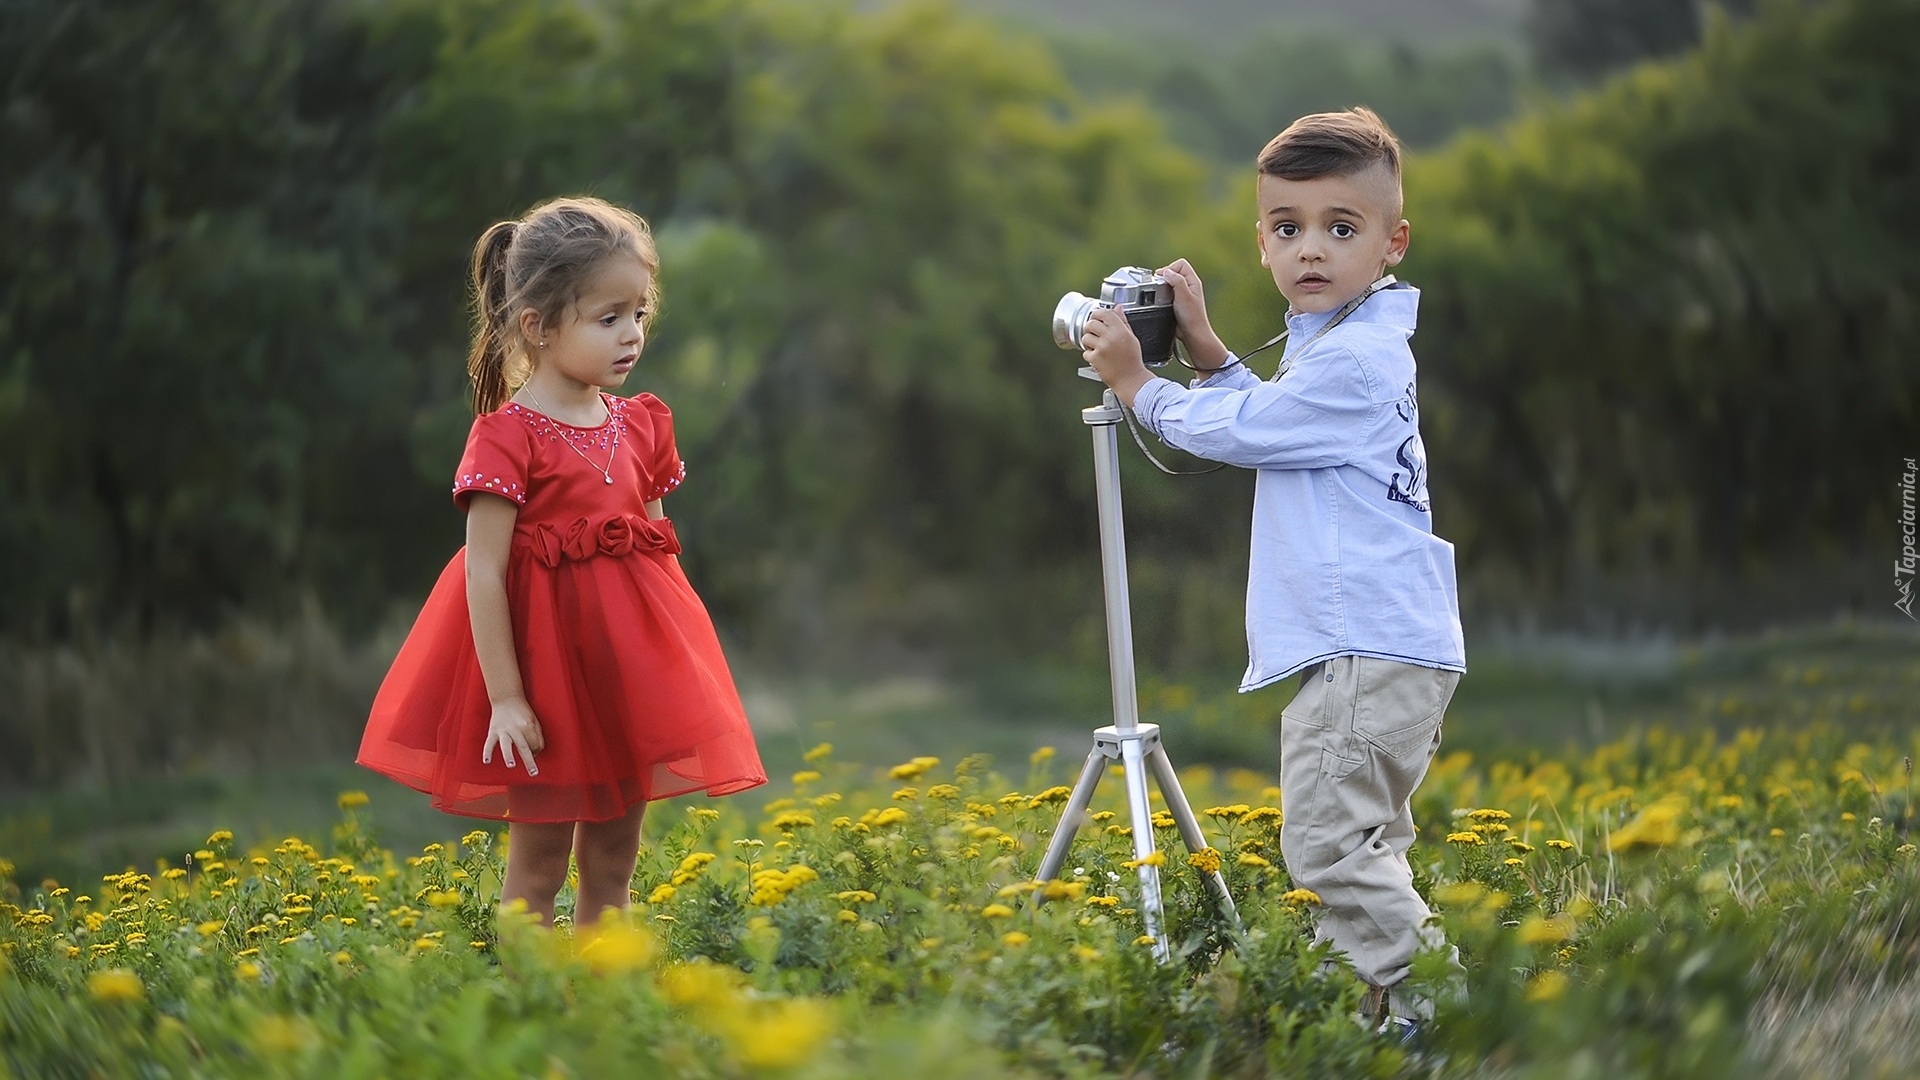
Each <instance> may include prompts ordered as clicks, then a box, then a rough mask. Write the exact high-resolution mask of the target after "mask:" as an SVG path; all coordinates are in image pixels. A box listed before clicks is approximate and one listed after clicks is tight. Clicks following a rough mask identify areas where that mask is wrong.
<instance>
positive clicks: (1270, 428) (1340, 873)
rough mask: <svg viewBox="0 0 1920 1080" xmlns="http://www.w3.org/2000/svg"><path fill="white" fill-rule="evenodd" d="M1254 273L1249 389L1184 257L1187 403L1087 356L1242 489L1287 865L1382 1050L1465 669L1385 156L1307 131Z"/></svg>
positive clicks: (1285, 171)
mask: <svg viewBox="0 0 1920 1080" xmlns="http://www.w3.org/2000/svg"><path fill="white" fill-rule="evenodd" d="M1259 169H1260V173H1259V183H1258V187H1257V189H1256V190H1257V193H1258V203H1259V210H1260V219H1259V222H1258V223H1257V225H1256V228H1257V230H1258V237H1259V245H1260V265H1262V266H1264V267H1266V268H1267V270H1268V271H1269V272H1270V273H1272V275H1273V281H1274V284H1275V285H1276V286H1278V287H1279V290H1280V294H1281V295H1282V296H1284V297H1286V298H1287V302H1288V304H1289V305H1290V307H1291V310H1290V311H1289V312H1288V315H1287V329H1288V338H1289V340H1288V343H1287V350H1286V355H1285V357H1284V358H1283V359H1282V360H1281V363H1280V370H1279V372H1278V373H1277V374H1276V375H1275V377H1274V379H1273V380H1272V381H1268V382H1262V381H1261V380H1260V379H1258V378H1257V377H1255V376H1254V375H1253V374H1252V373H1250V372H1249V371H1248V370H1247V368H1246V366H1245V365H1244V364H1242V363H1241V362H1240V359H1239V358H1238V357H1236V356H1234V355H1233V354H1232V353H1230V352H1228V351H1227V347H1226V346H1225V345H1224V344H1222V343H1221V341H1220V338H1219V336H1218V335H1217V334H1215V333H1214V331H1213V327H1212V326H1211V325H1210V324H1209V323H1208V320H1207V309H1206V301H1205V297H1204V294H1203V293H1202V290H1201V284H1200V278H1199V276H1198V275H1197V274H1195V273H1194V270H1193V268H1192V267H1191V266H1189V265H1188V264H1187V261H1186V260H1185V259H1181V260H1178V261H1176V262H1175V263H1173V265H1171V266H1168V267H1166V268H1165V269H1163V270H1161V271H1160V273H1161V275H1162V276H1163V277H1165V278H1166V279H1167V281H1168V282H1169V284H1170V286H1171V288H1172V289H1173V294H1174V314H1175V316H1176V320H1177V322H1178V324H1179V335H1180V339H1181V341H1182V342H1183V343H1184V344H1185V345H1186V347H1187V353H1188V356H1189V357H1190V358H1191V361H1192V366H1193V367H1194V369H1195V370H1196V372H1198V373H1199V374H1200V378H1198V379H1196V380H1195V381H1194V383H1193V385H1192V387H1191V388H1187V387H1182V386H1179V385H1177V384H1175V383H1172V382H1169V381H1167V380H1165V379H1159V378H1155V377H1154V376H1153V375H1151V374H1150V373H1149V372H1148V371H1147V369H1146V367H1145V366H1144V365H1143V364H1142V363H1141V360H1140V348H1139V342H1138V340H1137V339H1135V338H1134V336H1133V333H1132V331H1131V329H1129V328H1128V326H1127V322H1126V319H1125V318H1123V317H1121V316H1120V315H1118V314H1116V313H1114V312H1113V311H1111V310H1101V311H1098V312H1096V313H1094V314H1093V315H1092V316H1091V317H1090V318H1089V319H1088V324H1087V329H1086V333H1085V335H1084V337H1083V338H1082V339H1081V346H1082V348H1083V349H1084V350H1085V353H1086V358H1087V362H1088V363H1090V364H1092V365H1093V367H1094V369H1095V370H1096V371H1098V372H1099V374H1100V377H1101V378H1102V379H1103V380H1105V382H1106V383H1107V385H1108V386H1109V387H1111V388H1112V389H1113V392H1114V394H1115V396H1117V397H1118V398H1119V399H1120V401H1121V403H1122V404H1124V405H1126V406H1128V407H1129V408H1132V409H1133V410H1134V411H1135V413H1136V414H1137V415H1138V416H1139V418H1140V421H1141V422H1142V423H1144V424H1145V425H1146V426H1147V427H1148V428H1150V429H1152V430H1153V432H1154V433H1155V434H1157V435H1158V436H1159V437H1160V438H1161V439H1162V440H1164V441H1165V442H1167V443H1168V444H1170V445H1172V446H1177V447H1180V448H1181V449H1184V450H1187V451H1189V452H1191V453H1194V454H1197V455H1199V456H1201V457H1205V458H1210V459H1212V460H1215V461H1223V462H1226V463H1228V464H1231V465H1238V466H1241V467H1243V468H1250V469H1257V470H1259V475H1258V478H1257V480H1256V484H1255V489H1254V503H1253V555H1252V560H1251V563H1250V565H1249V567H1248V573H1247V641H1248V646H1249V649H1250V652H1251V657H1250V660H1249V663H1248V667H1247V673H1246V677H1245V679H1244V680H1243V681H1242V683H1241V686H1240V689H1241V691H1242V692H1246V691H1250V690H1256V689H1259V688H1260V687H1263V686H1267V685H1270V684H1272V683H1274V682H1277V681H1279V680H1281V679H1284V678H1286V677H1287V676H1289V675H1292V674H1294V673H1295V672H1300V673H1301V679H1300V691H1299V693H1298V695H1297V696H1295V697H1294V699H1293V701H1292V703H1291V704H1289V705H1288V706H1287V708H1286V710H1285V711H1284V712H1282V713H1281V717H1280V748H1281V749H1280V754H1281V758H1280V760H1281V764H1280V773H1281V810H1282V812H1283V814H1284V815H1285V817H1284V825H1283V827H1282V832H1281V852H1282V854H1283V856H1284V857H1285V859H1286V864H1287V870H1288V872H1289V874H1291V875H1292V878H1293V881H1294V883H1295V884H1296V885H1299V886H1301V887H1303V888H1307V889H1311V890H1313V891H1314V892H1315V893H1318V894H1319V896H1320V899H1321V903H1322V905H1323V906H1322V913H1321V916H1320V921H1319V930H1318V932H1317V935H1316V939H1317V940H1319V941H1331V942H1332V943H1333V945H1334V946H1335V947H1336V948H1337V949H1339V950H1340V951H1341V952H1343V953H1345V954H1346V957H1347V959H1348V961H1349V962H1351V963H1352V964H1353V967H1354V970H1355V972H1356V973H1357V974H1358V975H1359V976H1360V978H1362V979H1364V980H1365V981H1366V982H1367V984H1368V985H1369V986H1370V987H1372V988H1373V989H1372V993H1371V995H1370V997H1369V1003H1368V1004H1369V1009H1370V1011H1371V1012H1372V1014H1373V1019H1370V1020H1369V1023H1372V1022H1375V1021H1376V1020H1377V1022H1378V1023H1379V1024H1380V1029H1381V1031H1382V1032H1386V1033H1392V1034H1394V1035H1396V1036H1397V1037H1400V1038H1403V1039H1404V1038H1408V1037H1410V1036H1411V1035H1412V1033H1413V1031H1414V1030H1415V1027H1416V1025H1417V1023H1418V1022H1419V1021H1421V1020H1424V1019H1427V1018H1429V1017H1430V1016H1431V1015H1432V1004H1431V1001H1430V999H1428V998H1427V997H1425V996H1424V995H1420V994H1417V993H1413V992H1410V990H1409V989H1408V988H1407V987H1406V986H1403V985H1402V980H1404V979H1405V978H1406V977H1407V974H1408V972H1409V970H1410V967H1411V962H1412V960H1413V956H1414V953H1415V952H1416V951H1417V950H1418V949H1419V948H1420V947H1422V946H1423V945H1428V944H1439V943H1440V939H1439V934H1438V931H1437V930H1435V929H1434V928H1432V927H1428V926H1426V922H1427V918H1428V916H1429V914H1430V912H1429V911H1428V909H1427V906H1426V905H1425V904H1424V903H1422V902H1421V900H1420V897H1419V895H1418V894H1417V893H1415V892H1414V889H1413V875H1412V871H1411V870H1410V868H1409V867H1408V864H1407V848H1408V847H1409V846H1410V845H1411V844H1412V843H1413V839H1414V835H1415V830H1414V825H1413V816H1412V813H1411V812H1410V807H1409V802H1410V800H1411V798H1412V795H1413V791H1414V788H1415V787H1417V786H1418V785H1419V783H1420V780H1421V778H1422V777H1423V776H1425V775H1426V771H1427V765H1428V763H1429V762H1430V761H1431V760H1432V758H1433V754H1434V751H1435V750H1436V749H1437V748H1438V747H1439V745H1440V721H1441V715H1442V714H1443V713H1444V712H1445V711H1446V707H1447V702H1448V701H1449V700H1451V699H1452V697H1453V691H1454V687H1455V686H1456V685H1457V684H1458V682H1459V679H1460V673H1462V672H1464V671H1465V670H1466V649H1465V646H1464V644H1463V642H1462V639H1461V633H1460V614H1459V601H1458V599H1457V596H1456V592H1455V586H1454V571H1453V545H1451V544H1449V543H1447V542H1446V541H1445V540H1442V539H1440V538H1439V537H1437V536H1435V535H1434V534H1433V516H1432V513H1431V511H1430V510H1429V508H1428V501H1427V473H1426V452H1425V450H1424V449H1423V448H1422V446H1421V442H1420V430H1419V413H1418V397H1417V395H1416V393H1415V390H1414V362H1413V354H1412V352H1411V351H1410V350H1409V349H1408V347H1407V339H1408V338H1409V337H1410V336H1411V335H1412V334H1413V325H1414V313H1415V309H1416V307H1417V304H1418V301H1419V295H1420V294H1419V292H1418V291H1417V290H1415V289H1413V288H1412V287H1410V286H1407V285H1404V284H1397V283H1394V282H1393V281H1392V279H1391V278H1385V277H1383V275H1384V274H1385V273H1386V270H1387V268H1388V267H1390V266H1394V265H1396V264H1398V263H1399V262H1400V260H1401V258H1402V256H1404V255H1405V254H1406V250H1407V241H1408V236H1409V228H1408V225H1407V222H1406V221H1404V220H1402V219H1401V217H1400V210H1401V201H1400V146H1399V141H1398V140H1397V139H1396V138H1395V137H1394V135H1393V133H1392V132H1391V131H1390V130H1388V128H1387V126H1386V124H1385V123H1383V122H1382V121H1381V120H1380V118H1379V117H1378V116H1376V115H1374V114H1373V113H1372V112H1371V111H1369V110H1367V109H1364V108H1356V109H1351V110H1348V111H1346V112H1338V113H1319V114H1315V115H1312V116H1306V117H1302V118H1301V119H1299V120H1297V121H1295V122H1294V123H1293V124H1292V125H1291V126H1290V127H1288V128H1287V129H1286V130H1285V131H1283V132H1281V133H1280V134H1279V135H1277V136H1275V137H1274V139H1273V141H1272V142H1270V143H1268V144H1267V147H1266V149H1265V150H1263V151H1261V153H1260V157H1259Z"/></svg>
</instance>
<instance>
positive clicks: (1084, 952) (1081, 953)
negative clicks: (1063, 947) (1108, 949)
mask: <svg viewBox="0 0 1920 1080" xmlns="http://www.w3.org/2000/svg"><path fill="white" fill-rule="evenodd" d="M1073 955H1075V956H1077V957H1079V958H1080V959H1082V960H1085V961H1086V962H1087V963H1089V964H1091V963H1093V962H1094V961H1096V960H1098V959H1100V950H1099V949H1095V948H1092V947H1091V946H1087V945H1075V946H1074V947H1073Z"/></svg>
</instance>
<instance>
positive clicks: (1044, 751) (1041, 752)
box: [1027, 746, 1054, 765]
mask: <svg viewBox="0 0 1920 1080" xmlns="http://www.w3.org/2000/svg"><path fill="white" fill-rule="evenodd" d="M1053 755H1054V749H1053V747H1051V746H1042V747H1039V748H1037V749H1035V750H1034V752H1033V753H1032V754H1030V755H1028V756H1027V761H1028V762H1030V763H1032V764H1034V765H1038V764H1040V763H1041V762H1043V761H1052V760H1053Z"/></svg>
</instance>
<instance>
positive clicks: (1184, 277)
mask: <svg viewBox="0 0 1920 1080" xmlns="http://www.w3.org/2000/svg"><path fill="white" fill-rule="evenodd" d="M1155 273H1157V274H1159V275H1160V276H1161V277H1163V278H1165V279H1166V280H1167V287H1168V288H1170V289H1172V290H1173V321H1174V327H1175V330H1174V332H1175V333H1176V334H1177V335H1178V336H1179V338H1180V342H1181V344H1183V345H1185V346H1186V347H1187V356H1188V357H1189V358H1190V359H1191V360H1192V361H1193V366H1194V368H1195V369H1196V370H1199V371H1207V370H1209V369H1213V368H1218V367H1219V366H1220V365H1221V364H1224V363H1226V361H1227V347H1226V345H1225V344H1224V343H1222V342H1221V340H1220V335H1218V334H1216V333H1214V332H1213V323H1212V322H1211V321H1209V320H1208V319H1207V294H1206V289H1205V288H1204V287H1203V286H1202V285H1201V284H1200V274H1199V272H1198V271H1196V270H1194V268H1193V264H1192V263H1190V262H1188V261H1187V260H1185V259H1175V260H1173V262H1172V264H1171V265H1168V266H1163V267H1161V268H1160V269H1159V270H1157V271H1155Z"/></svg>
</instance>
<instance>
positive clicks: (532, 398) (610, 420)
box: [520, 386, 620, 484]
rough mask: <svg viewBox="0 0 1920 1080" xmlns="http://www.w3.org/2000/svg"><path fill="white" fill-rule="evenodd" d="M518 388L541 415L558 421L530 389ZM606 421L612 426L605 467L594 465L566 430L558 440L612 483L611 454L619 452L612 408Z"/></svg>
mask: <svg viewBox="0 0 1920 1080" xmlns="http://www.w3.org/2000/svg"><path fill="white" fill-rule="evenodd" d="M520 389H522V390H525V391H526V393H527V400H528V401H531V402H533V407H534V408H536V409H539V410H540V412H541V414H542V415H544V416H545V417H546V418H547V419H548V420H552V421H553V422H554V423H556V424H557V423H560V421H558V420H554V419H553V414H552V413H550V412H547V407H546V406H545V405H542V404H540V399H539V398H537V397H535V396H533V391H532V390H531V389H529V388H528V387H525V386H522V387H521V388H520ZM604 404H605V402H604V401H603V402H602V405H604ZM606 422H607V423H608V424H609V425H610V426H611V427H612V428H613V446H611V447H610V448H608V450H607V467H606V468H604V469H603V468H601V467H600V466H598V465H594V464H593V459H592V458H590V457H588V456H587V452H586V451H585V450H582V449H580V448H579V447H577V446H575V445H573V440H572V439H569V438H567V434H566V432H564V431H563V432H560V433H559V434H560V441H561V442H563V443H566V444H567V449H569V450H572V451H573V452H574V453H576V454H578V455H580V460H581V461H584V462H586V463H587V464H589V465H593V471H594V472H597V473H599V474H600V476H601V478H602V479H604V480H606V482H607V483H609V484H611V483H613V456H614V455H615V454H617V453H619V452H620V425H619V424H618V423H617V422H615V420H614V418H613V410H612V409H608V410H607V420H606ZM567 426H568V427H572V426H573V425H572V424H568V425H567Z"/></svg>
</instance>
